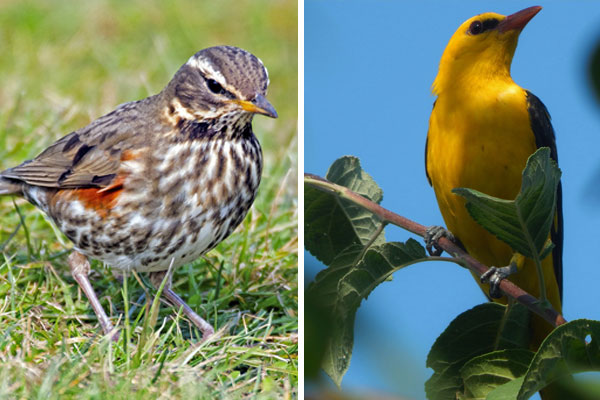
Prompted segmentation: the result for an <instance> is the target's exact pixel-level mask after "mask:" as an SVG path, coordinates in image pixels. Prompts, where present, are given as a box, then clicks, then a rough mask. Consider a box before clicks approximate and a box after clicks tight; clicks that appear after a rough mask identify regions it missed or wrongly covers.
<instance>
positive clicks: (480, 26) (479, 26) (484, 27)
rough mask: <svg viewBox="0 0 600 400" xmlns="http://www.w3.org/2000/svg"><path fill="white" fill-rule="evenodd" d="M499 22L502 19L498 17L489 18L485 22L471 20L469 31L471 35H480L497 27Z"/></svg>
mask: <svg viewBox="0 0 600 400" xmlns="http://www.w3.org/2000/svg"><path fill="white" fill-rule="evenodd" d="M499 23H500V21H498V20H497V19H496V18H488V19H486V20H484V21H483V22H482V21H479V20H478V21H473V22H471V25H469V29H468V30H467V33H468V34H470V35H479V34H480V33H483V32H485V31H489V30H492V29H494V28H496V26H498V24H499Z"/></svg>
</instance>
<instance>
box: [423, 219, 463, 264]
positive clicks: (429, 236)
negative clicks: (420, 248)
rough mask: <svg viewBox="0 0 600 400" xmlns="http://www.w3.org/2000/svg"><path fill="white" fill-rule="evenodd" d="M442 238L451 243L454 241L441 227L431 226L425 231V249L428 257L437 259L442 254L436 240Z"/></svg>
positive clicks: (447, 231) (450, 234)
mask: <svg viewBox="0 0 600 400" xmlns="http://www.w3.org/2000/svg"><path fill="white" fill-rule="evenodd" d="M442 237H446V238H448V239H449V240H451V241H453V242H454V241H455V240H456V239H455V237H454V235H453V234H452V232H450V231H449V230H447V229H446V228H444V227H443V226H438V225H433V226H429V227H427V229H426V230H425V237H424V238H425V248H426V249H427V252H428V253H429V255H430V256H436V257H437V256H439V255H441V254H442V253H443V252H444V250H443V249H442V248H441V247H440V246H439V244H438V240H440V238H442Z"/></svg>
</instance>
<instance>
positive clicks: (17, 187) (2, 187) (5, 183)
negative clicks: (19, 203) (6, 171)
mask: <svg viewBox="0 0 600 400" xmlns="http://www.w3.org/2000/svg"><path fill="white" fill-rule="evenodd" d="M10 194H16V195H22V194H23V184H22V183H21V182H18V181H15V180H13V179H8V178H4V177H2V176H0V196H5V195H10Z"/></svg>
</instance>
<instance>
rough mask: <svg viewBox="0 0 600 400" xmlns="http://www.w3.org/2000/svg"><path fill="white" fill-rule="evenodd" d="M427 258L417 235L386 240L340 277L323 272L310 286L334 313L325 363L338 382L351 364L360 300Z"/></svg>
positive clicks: (310, 293)
mask: <svg viewBox="0 0 600 400" xmlns="http://www.w3.org/2000/svg"><path fill="white" fill-rule="evenodd" d="M426 258H427V254H426V253H425V249H424V248H423V246H421V245H420V244H419V243H418V242H417V241H416V240H414V239H409V240H408V241H407V242H406V243H397V242H389V243H384V244H382V245H379V246H374V247H371V248H370V249H369V250H367V252H366V253H365V255H364V257H363V258H362V260H361V261H360V262H359V263H358V265H357V266H355V267H352V268H350V270H349V272H348V273H347V274H346V275H345V276H343V277H342V278H341V279H335V278H334V277H333V275H321V276H320V277H317V280H315V282H314V283H313V284H312V285H311V286H310V287H309V289H308V291H307V293H306V296H307V298H315V299H319V301H320V302H322V303H323V304H324V305H326V306H327V307H328V309H329V312H330V315H331V325H333V326H332V327H331V329H332V330H333V332H332V334H331V337H330V340H329V342H328V344H327V346H326V349H325V356H324V359H323V365H322V367H323V370H324V371H325V372H326V373H327V375H329V376H330V377H331V379H332V380H333V381H334V382H335V383H336V384H337V385H338V386H340V384H341V382H342V378H343V377H344V375H345V373H346V371H347V370H348V367H349V366H350V359H351V357H352V348H353V346H354V318H355V315H356V310H357V309H358V307H359V306H360V303H361V301H362V300H363V299H366V298H367V296H368V295H369V294H370V293H371V291H372V290H373V289H374V288H375V287H377V286H378V285H379V284H380V283H382V282H384V281H385V280H386V279H387V278H388V277H389V276H390V275H391V274H392V273H393V272H395V271H397V270H399V269H401V268H403V267H405V266H408V265H411V264H413V263H415V262H419V261H423V260H425V259H426ZM307 346H308V345H307Z"/></svg>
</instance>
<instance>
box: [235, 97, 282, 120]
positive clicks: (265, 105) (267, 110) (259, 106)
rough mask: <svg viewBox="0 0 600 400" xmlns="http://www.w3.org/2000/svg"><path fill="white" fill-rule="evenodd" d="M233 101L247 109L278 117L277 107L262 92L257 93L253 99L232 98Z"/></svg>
mask: <svg viewBox="0 0 600 400" xmlns="http://www.w3.org/2000/svg"><path fill="white" fill-rule="evenodd" d="M232 102H233V103H236V104H239V105H240V106H241V107H242V109H244V110H245V111H248V112H251V113H255V114H262V115H266V116H267V117H271V118H277V111H275V107H273V106H272V105H271V103H269V101H268V100H267V99H266V98H265V96H263V95H262V94H257V95H256V97H254V99H253V100H252V101H247V100H232Z"/></svg>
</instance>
